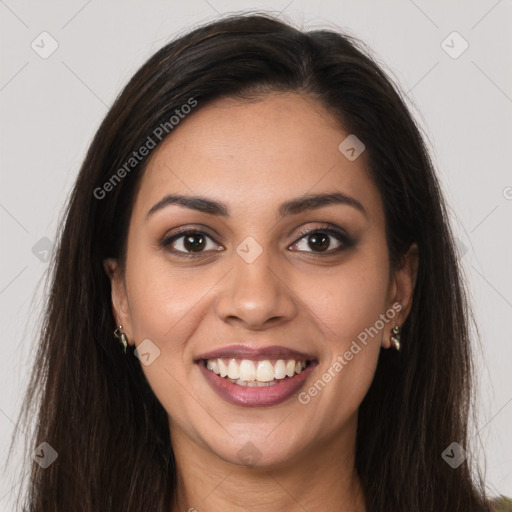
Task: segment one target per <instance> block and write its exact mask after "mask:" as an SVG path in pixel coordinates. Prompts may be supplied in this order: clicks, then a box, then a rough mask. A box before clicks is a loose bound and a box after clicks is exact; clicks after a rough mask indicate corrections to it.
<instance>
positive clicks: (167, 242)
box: [160, 224, 353, 258]
mask: <svg viewBox="0 0 512 512" xmlns="http://www.w3.org/2000/svg"><path fill="white" fill-rule="evenodd" d="M330 226H331V225H330V224H328V225H326V226H325V227H317V228H313V229H303V230H301V231H300V233H299V234H300V236H299V238H297V239H296V240H295V241H294V242H292V243H291V244H290V246H292V245H295V244H297V243H298V242H300V241H301V240H302V239H303V238H305V237H306V236H309V235H313V234H317V233H323V234H326V235H329V236H331V237H334V238H336V239H337V240H338V241H339V242H340V243H341V245H340V246H339V247H337V248H335V249H330V250H328V251H325V252H315V251H299V252H307V253H310V254H312V255H313V256H315V257H316V256H319V257H323V256H324V257H325V256H332V255H333V254H337V253H339V252H341V251H344V250H345V249H348V248H349V247H351V246H352V245H353V241H352V240H351V238H350V237H349V236H348V235H347V234H346V233H345V231H344V230H341V229H339V228H332V227H330ZM188 235H204V236H205V237H206V238H209V239H210V240H212V241H214V242H215V240H213V237H211V236H210V235H208V234H207V233H205V232H204V231H199V230H195V229H188V228H185V229H183V230H182V231H179V232H178V233H174V234H173V235H171V236H168V237H165V238H164V239H163V240H162V241H161V243H160V245H161V247H162V248H163V249H165V250H167V251H169V252H170V253H172V254H175V255H177V256H179V257H183V258H197V257H200V256H202V255H203V254H204V253H205V252H206V251H202V252H198V253H195V254H194V253H192V252H184V251H176V250H170V249H169V246H171V244H172V243H173V242H175V241H176V240H179V239H180V238H183V237H185V236H188ZM215 243H216V242H215ZM329 245H330V244H329ZM290 246H289V247H290ZM219 252H222V251H219Z"/></svg>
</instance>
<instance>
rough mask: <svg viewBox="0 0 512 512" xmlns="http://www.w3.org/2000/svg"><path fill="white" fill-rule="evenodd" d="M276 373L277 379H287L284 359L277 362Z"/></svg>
mask: <svg viewBox="0 0 512 512" xmlns="http://www.w3.org/2000/svg"><path fill="white" fill-rule="evenodd" d="M274 372H275V377H276V379H284V378H285V377H286V363H285V362H284V361H283V360H282V359H279V360H277V361H276V364H275V365H274Z"/></svg>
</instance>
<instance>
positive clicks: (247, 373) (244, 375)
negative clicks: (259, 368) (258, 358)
mask: <svg viewBox="0 0 512 512" xmlns="http://www.w3.org/2000/svg"><path fill="white" fill-rule="evenodd" d="M240 380H243V381H245V382H250V381H253V380H256V367H255V366H254V363H253V362H252V361H250V360H249V359H243V360H242V362H241V363H240Z"/></svg>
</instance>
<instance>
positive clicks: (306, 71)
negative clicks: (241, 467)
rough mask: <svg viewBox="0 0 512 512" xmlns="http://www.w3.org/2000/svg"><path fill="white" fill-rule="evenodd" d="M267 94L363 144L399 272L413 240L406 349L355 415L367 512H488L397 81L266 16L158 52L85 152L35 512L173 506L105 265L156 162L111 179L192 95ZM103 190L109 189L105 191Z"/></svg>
mask: <svg viewBox="0 0 512 512" xmlns="http://www.w3.org/2000/svg"><path fill="white" fill-rule="evenodd" d="M272 91H292V92H293V91H295V92H300V93H304V94H306V95H309V97H311V98H313V99H314V100H315V101H318V102H319V103H320V104H322V105H324V106H325V107H326V108H327V109H328V110H329V112H330V113H332V115H333V116H334V117H336V118H337V119H339V121H340V122H341V124H342V126H343V127H344V128H345V129H346V131H347V132H349V133H355V134H357V137H358V138H359V139H360V140H362V141H364V144H365V146H366V151H367V155H368V157H369V167H370V169H369V170H370V172H371V176H372V178H373V180H374V181H375V183H376V185H377V186H378V189H379V191H380V194H381V196H382V200H383V204H384V210H385V211H384V213H385V219H386V233H387V241H388V250H389V255H390V261H391V264H392V267H393V268H397V267H398V266H399V265H400V261H401V256H402V255H403V254H404V252H405V251H406V250H407V249H408V248H409V247H410V245H411V244H412V243H413V242H415V243H416V244H417V245H418V249H419V255H420V262H419V269H418V276H417V282H416V288H415V291H414V296H413V305H412V310H411V312H410V315H409V317H408V318H407V321H406V322H405V324H404V325H403V329H402V340H403V343H402V345H403V349H402V351H401V352H400V353H393V352H392V351H385V350H382V351H381V354H380V359H379V363H378V367H377V371H376V374H375V378H374V381H373V383H372V385H371V387H370V389H369V391H368V393H367V395H366V397H365V399H364V401H363V402H362V404H361V406H360V410H359V422H358V431H357V446H356V469H357V472H358V474H359V476H360V478H361V481H362V484H363V487H364V491H365V495H366V501H367V506H368V510H369V511H372V512H387V511H389V512H391V511H392V512H411V511H414V512H416V511H422V512H442V511H446V512H448V511H449V512H470V511H475V512H476V511H487V510H489V508H488V503H487V501H486V499H485V491H484V488H483V484H482V480H481V478H476V477H475V475H474V474H473V470H472V469H471V467H470V464H469V459H467V460H466V461H465V462H463V463H462V464H461V465H460V466H459V467H457V468H452V467H451V466H450V465H449V464H447V463H446V462H445V460H443V458H442V456H441V454H442V453H443V452H444V450H445V449H446V448H447V447H448V446H449V445H450V444H451V443H452V442H457V443H459V445H461V446H462V447H464V448H466V449H468V448H467V443H468V434H467V429H468V416H469V410H470V408H469V407H470V404H471V397H472V392H471V390H472V387H471V375H472V366H471V357H470V345H469V332H468V331H469V329H468V321H469V319H470V316H469V313H468V311H469V309H468V304H467V300H466V298H465V293H464V287H463V283H462V282H461V278H460V275H459V270H458V264H457V257H456V253H455V250H454V242H453V236H452V234H451V230H450V227H449V222H448V217H447V211H446V206H445V204H444V201H443V197H442V194H441V192H440V187H439V184H438V181H437V178H436V176H435V172H434V170H433V165H432V163H431V161H430V159H429V156H428V152H427V149H426V147H425V144H424V141H423V138H422V135H421V133H420V130H419V129H418V127H417V125H416V124H415V122H414V120H413V118H412V116H411V114H410V112H409V111H408V108H407V107H406V105H405V102H404V100H403V99H402V97H401V94H400V92H399V89H398V88H397V86H396V85H394V84H393V82H392V81H391V80H390V79H389V78H388V76H387V75H386V74H385V73H384V72H383V71H382V70H381V68H380V67H379V66H378V65H377V64H376V63H375V60H374V59H373V58H371V56H370V55H369V53H368V52H367V51H366V50H365V49H364V47H363V46H362V45H361V43H359V42H358V41H357V40H355V39H354V38H352V37H349V36H347V35H343V34H340V33H337V32H334V31H330V30H315V31H301V30H298V29H296V28H294V27H292V26H290V25H288V24H286V23H284V22H282V21H280V20H277V19H275V18H273V17H270V16H267V15H263V14H250V15H235V16H230V17H226V18H223V19H220V20H218V21H215V22H212V23H209V24H207V25H204V26H202V27H199V28H197V29H195V30H193V31H192V32H190V33H188V34H186V35H184V36H183V37H180V38H179V39H177V40H175V41H172V42H171V43H169V44H167V45H166V46H165V47H163V48H162V49H161V50H159V51H158V52H157V53H156V54H155V55H153V56H152V57H151V58H150V59H149V60H148V61H147V62H146V63H145V64H144V65H143V66H142V67H141V68H140V70H139V71H138V72H137V73H136V74H135V75H134V76H133V78H132V79H131V80H130V82H129V83H128V85H127V86H126V87H125V88H124V90H123V91H122V93H121V94H120V95H119V97H118V98H117V99H116V101H115V103H114V105H113V106H112V108H111V109H110V111H109V112H108V114H107V115H106V117H105V119H104V121H103V122H102V124H101V126H100V128H99V130H98V131H97V133H96V135H95V137H94V140H93V141H92V143H91V145H90V148H89V150H88V153H87V156H86V158H85V161H84V163H83V165H82V167H81V170H80V173H79V175H78V178H77V180H76V184H75V186H74V189H73V192H72V194H71V197H70V199H69V203H68V206H67V210H66V214H65V218H64V221H63V224H62V229H61V231H60V233H59V240H60V241H59V244H58V249H57V250H56V253H55V257H54V261H53V263H52V266H51V274H50V290H49V297H48V303H47V309H46V313H45V317H44V325H43V326H42V330H41V338H40V343H39V345H38V348H37V354H36V359H35V364H34V370H33V375H32V380H31V383H30V387H29V389H28V390H27V394H26V397H25V402H24V407H23V410H22V412H21V415H20V420H21V422H22V424H26V425H28V424H29V422H30V421H31V419H32V417H34V419H35V420H36V421H35V428H34V434H33V438H31V443H32V445H31V447H30V449H31V450H33V449H34V448H35V447H36V446H38V445H39V444H40V443H42V442H47V443H49V445H50V446H51V447H53V449H55V450H56V452H57V453H58V458H57V460H56V461H55V462H54V463H53V464H51V465H50V466H49V467H48V468H46V469H43V468H42V467H40V466H39V465H38V464H36V463H32V468H31V472H30V478H29V485H28V489H27V495H26V497H25V502H24V505H23V506H24V509H25V510H27V511H30V512H43V511H44V512H51V511H58V512H62V511H71V510H72V511H84V512H98V511H100V510H105V511H106V510H116V511H117V510H119V511H120V510H124V511H149V510H151V511H158V512H160V511H162V512H163V511H165V512H168V511H169V510H170V509H171V504H172V500H173V499H174V497H175V489H176V468H175V460H174V456H173V451H172V444H171V439H170V435H169V428H168V418H167V414H166V412H165V410H164V409H163V407H162V405H161V404H160V403H159V402H158V400H157V399H156V397H155V395H154V394H153V392H152V390H151V388H150V387H149V384H148V382H147V381H146V379H145V377H144V374H143V372H142V370H141V366H140V363H139V361H138V360H137V359H136V358H135V357H134V356H133V353H132V352H131V350H133V349H131V350H130V349H129V352H128V355H127V356H123V355H122V354H120V352H119V346H118V344H117V343H115V342H114V341H113V337H112V333H113V331H114V329H115V327H116V326H115V324H114V319H113V316H112V308H111V300H110V282H109V280H108V278H107V275H106V273H105V271H104V269H103V266H102V262H103V260H104V259H105V258H107V257H115V258H120V259H121V260H122V259H123V256H124V253H125V249H126V238H127V230H128V222H129V218H130V214H131V209H132V205H133V201H134V197H135V194H136V193H137V186H138V184H139V183H140V178H141V175H142V173H143V172H144V169H145V166H146V162H147V157H146V158H143V159H141V161H140V162H138V163H136V164H135V165H133V166H131V167H130V168H129V171H127V172H125V173H121V174H122V176H121V177H122V179H119V180H114V179H113V176H114V175H116V174H117V176H118V177H119V176H120V175H119V169H121V168H122V167H123V166H126V162H128V161H129V159H130V157H131V155H132V154H133V152H134V151H137V150H138V149H139V148H141V147H142V146H143V145H144V144H147V140H148V136H151V134H154V132H155V130H156V129H157V128H158V127H159V126H162V123H166V122H167V123H168V122H169V119H170V118H171V116H172V115H173V114H175V111H176V109H180V107H181V106H182V105H185V104H187V103H189V102H190V100H191V99H193V101H196V102H197V104H196V106H195V107H194V108H195V110H198V109H200V108H202V107H203V106H204V105H206V104H208V103H209V102H211V101H213V100H215V99H218V98H220V97H226V96H229V97H238V98H240V99H248V98H250V97H252V96H255V95H259V94H264V93H266V92H272ZM190 115H193V112H192V113H191V114H190ZM171 128H172V127H170V128H169V130H168V133H169V136H172V129H171ZM165 134H166V135H167V132H166V133H165ZM153 139H155V137H153ZM162 139H163V137H162ZM159 143H160V140H157V141H156V145H157V146H158V144H159ZM125 170H126V167H125ZM107 182H110V183H111V186H110V187H107V188H108V192H107V193H105V194H103V193H99V192H98V189H102V190H105V186H104V185H105V183H107ZM99 196H102V197H99Z"/></svg>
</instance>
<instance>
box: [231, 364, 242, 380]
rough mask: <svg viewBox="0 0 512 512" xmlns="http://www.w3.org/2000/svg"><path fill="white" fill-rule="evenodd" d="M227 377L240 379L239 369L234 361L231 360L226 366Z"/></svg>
mask: <svg viewBox="0 0 512 512" xmlns="http://www.w3.org/2000/svg"><path fill="white" fill-rule="evenodd" d="M228 377H229V378H230V379H235V380H236V379H238V377H240V367H239V366H238V364H237V363H236V361H235V359H231V361H229V365H228Z"/></svg>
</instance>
